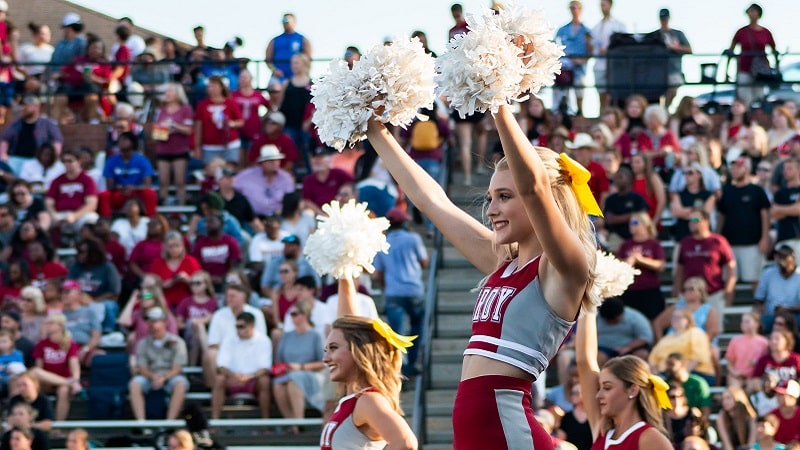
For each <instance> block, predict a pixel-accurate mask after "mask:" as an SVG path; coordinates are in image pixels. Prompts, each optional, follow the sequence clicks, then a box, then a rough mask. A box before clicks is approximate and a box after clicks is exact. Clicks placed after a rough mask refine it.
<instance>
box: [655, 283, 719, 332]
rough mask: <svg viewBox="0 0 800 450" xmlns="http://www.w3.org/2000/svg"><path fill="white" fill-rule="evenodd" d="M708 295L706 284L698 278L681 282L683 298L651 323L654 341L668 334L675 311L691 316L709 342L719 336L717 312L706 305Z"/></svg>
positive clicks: (709, 305)
mask: <svg viewBox="0 0 800 450" xmlns="http://www.w3.org/2000/svg"><path fill="white" fill-rule="evenodd" d="M707 298H708V293H707V292H706V282H705V281H704V280H703V279H702V278H700V277H691V278H689V279H687V280H686V281H684V282H683V298H682V299H681V300H678V302H677V303H675V304H674V305H672V306H669V307H667V308H666V309H665V310H664V311H663V312H662V313H661V314H659V315H658V317H656V319H655V320H654V321H653V331H654V332H655V337H656V340H658V339H661V337H662V336H664V335H665V334H668V333H670V332H671V331H672V330H671V329H670V325H671V324H672V313H673V312H675V310H676V309H679V308H682V309H686V310H687V311H689V312H690V313H691V314H692V319H693V320H694V324H695V326H697V327H698V328H700V329H702V330H703V331H705V332H706V335H708V338H709V339H710V340H712V341H713V340H714V338H716V337H717V335H719V332H720V329H719V324H720V320H719V316H718V314H717V311H716V310H715V309H714V308H712V307H711V304H710V303H706V299H707Z"/></svg>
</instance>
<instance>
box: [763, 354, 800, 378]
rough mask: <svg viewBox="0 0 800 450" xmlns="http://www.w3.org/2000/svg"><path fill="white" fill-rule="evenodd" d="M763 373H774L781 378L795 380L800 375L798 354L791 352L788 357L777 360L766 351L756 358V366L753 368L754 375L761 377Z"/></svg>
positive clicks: (799, 356)
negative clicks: (759, 357)
mask: <svg viewBox="0 0 800 450" xmlns="http://www.w3.org/2000/svg"><path fill="white" fill-rule="evenodd" d="M764 373H771V374H775V375H777V376H778V378H779V379H781V380H796V379H798V376H799V375H800V355H798V354H797V353H795V352H791V353H789V357H788V358H786V359H784V360H783V361H780V362H778V361H775V359H773V358H772V355H771V354H770V353H769V352H767V354H766V355H764V356H762V357H761V359H759V360H758V362H757V363H756V368H755V369H753V376H754V377H761V376H763V375H764Z"/></svg>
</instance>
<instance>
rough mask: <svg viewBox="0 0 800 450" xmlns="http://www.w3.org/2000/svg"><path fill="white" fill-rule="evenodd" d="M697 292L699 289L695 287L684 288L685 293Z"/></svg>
mask: <svg viewBox="0 0 800 450" xmlns="http://www.w3.org/2000/svg"><path fill="white" fill-rule="evenodd" d="M696 290H697V288H696V287H694V286H687V287H685V288H683V292H694V291H696Z"/></svg>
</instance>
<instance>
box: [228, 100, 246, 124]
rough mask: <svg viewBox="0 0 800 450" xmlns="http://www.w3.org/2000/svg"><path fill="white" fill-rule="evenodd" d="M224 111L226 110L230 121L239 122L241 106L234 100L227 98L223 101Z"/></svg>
mask: <svg viewBox="0 0 800 450" xmlns="http://www.w3.org/2000/svg"><path fill="white" fill-rule="evenodd" d="M225 106H226V108H225V109H226V110H228V115H230V118H231V119H232V120H241V119H242V105H240V104H239V102H237V101H236V100H234V99H232V98H229V99H226V100H225Z"/></svg>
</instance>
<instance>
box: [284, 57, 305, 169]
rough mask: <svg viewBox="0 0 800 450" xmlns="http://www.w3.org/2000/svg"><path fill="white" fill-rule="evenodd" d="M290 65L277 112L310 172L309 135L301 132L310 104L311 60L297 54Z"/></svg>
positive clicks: (285, 130) (285, 131)
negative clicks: (282, 116) (289, 74)
mask: <svg viewBox="0 0 800 450" xmlns="http://www.w3.org/2000/svg"><path fill="white" fill-rule="evenodd" d="M291 65H292V77H291V78H289V79H287V80H286V81H284V82H283V83H282V85H281V94H280V98H279V101H278V102H277V104H278V105H277V107H278V111H280V112H282V113H283V115H284V117H285V118H286V125H285V126H284V128H283V131H284V133H286V134H288V135H289V137H291V138H292V140H293V141H294V144H295V145H296V146H297V149H298V150H299V151H300V153H301V154H302V155H303V163H304V164H305V165H306V169H307V170H308V171H309V172H311V161H310V160H309V151H310V149H309V148H308V141H309V138H310V135H309V133H308V132H307V131H304V130H303V119H304V118H305V113H306V108H307V107H308V105H309V103H310V102H311V77H310V76H309V72H310V71H311V58H309V57H308V55H306V54H304V53H297V54H295V55H294V56H292V59H291Z"/></svg>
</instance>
